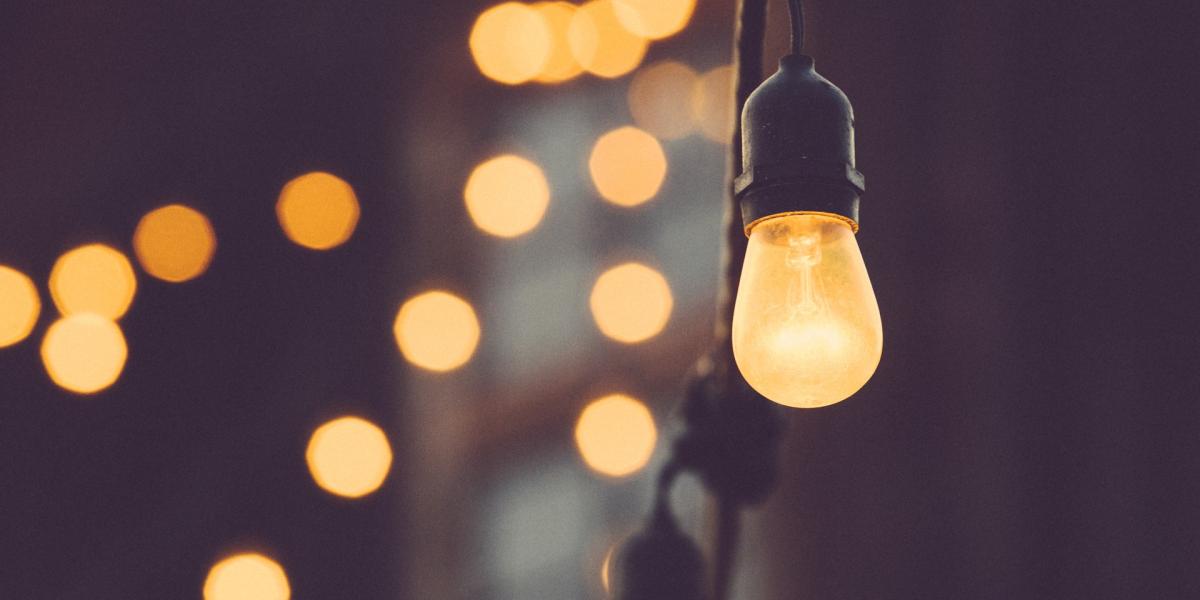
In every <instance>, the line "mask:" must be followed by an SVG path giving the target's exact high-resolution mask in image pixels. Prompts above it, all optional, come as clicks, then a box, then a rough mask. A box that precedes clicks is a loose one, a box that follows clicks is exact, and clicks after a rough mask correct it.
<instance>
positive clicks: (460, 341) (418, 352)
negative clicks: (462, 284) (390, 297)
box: [392, 290, 479, 371]
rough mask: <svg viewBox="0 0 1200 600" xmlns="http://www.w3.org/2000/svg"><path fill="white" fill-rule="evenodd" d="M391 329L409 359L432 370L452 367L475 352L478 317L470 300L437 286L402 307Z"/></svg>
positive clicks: (447, 369) (401, 350) (477, 340)
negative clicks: (438, 288)
mask: <svg viewBox="0 0 1200 600" xmlns="http://www.w3.org/2000/svg"><path fill="white" fill-rule="evenodd" d="M392 333H393V334H395V336H396V344H397V345H399V346H400V352H401V353H402V354H403V355H404V358H405V359H407V360H408V362H411V363H412V364H414V365H417V366H418V367H421V368H423V369H428V370H430V371H451V370H454V369H457V368H458V367H461V366H462V365H464V364H466V362H467V361H468V360H470V359H471V355H472V354H474V353H475V347H476V346H477V345H479V320H478V319H477V318H476V317H475V309H473V308H471V305H470V304H469V303H467V301H465V300H463V299H462V298H459V297H458V296H455V295H454V294H451V293H449V292H444V291H441V290H434V291H431V292H425V293H423V294H420V295H418V296H415V297H413V298H411V299H409V300H408V301H407V302H405V303H404V305H403V306H401V307H400V312H399V313H398V314H397V315H396V322H395V323H394V324H393V326H392Z"/></svg>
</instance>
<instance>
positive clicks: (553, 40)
mask: <svg viewBox="0 0 1200 600" xmlns="http://www.w3.org/2000/svg"><path fill="white" fill-rule="evenodd" d="M533 8H534V10H536V11H538V13H539V14H541V15H542V18H543V19H545V21H546V26H547V27H548V28H549V31H550V52H549V55H548V56H547V58H546V64H545V65H543V66H542V70H541V72H540V73H538V75H537V77H535V78H534V80H535V81H538V82H540V83H560V82H563V81H566V80H568V79H571V78H573V77H575V76H576V75H579V74H580V73H582V72H583V67H582V66H580V65H579V61H577V60H575V55H574V54H571V45H570V43H569V42H568V41H567V28H568V27H570V25H571V17H573V16H575V10H576V9H575V5H574V4H571V3H570V2H538V3H537V4H534V5H533Z"/></svg>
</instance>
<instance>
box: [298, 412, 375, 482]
mask: <svg viewBox="0 0 1200 600" xmlns="http://www.w3.org/2000/svg"><path fill="white" fill-rule="evenodd" d="M304 457H305V459H306V460H307V461H308V470H309V472H310V473H312V476H313V480H315V481H316V482H317V485H319V486H321V489H324V490H325V491H327V492H329V493H331V494H336V495H338V496H344V497H346V498H360V497H362V496H365V495H367V494H370V493H371V492H374V491H375V490H377V489H379V486H381V485H383V480H384V479H387V475H388V470H389V469H391V466H392V447H391V445H390V444H388V439H387V436H386V435H385V434H384V433H383V430H382V429H380V428H379V427H378V426H376V425H375V424H374V423H372V422H370V421H367V420H365V419H360V418H358V417H341V418H339V419H334V420H332V421H329V422H328V423H325V424H324V425H321V426H320V427H318V428H317V430H316V431H314V432H313V434H312V437H311V438H309V441H308V450H307V452H305V455H304Z"/></svg>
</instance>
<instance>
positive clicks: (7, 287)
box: [0, 265, 42, 348]
mask: <svg viewBox="0 0 1200 600" xmlns="http://www.w3.org/2000/svg"><path fill="white" fill-rule="evenodd" d="M41 312H42V301H41V300H40V299H39V298H38V292H37V288H36V287H34V285H33V281H32V280H30V279H29V277H28V276H27V275H25V274H24V273H22V272H20V271H18V270H16V269H14V268H12V267H7V266H4V265H0V348H4V347H7V346H11V345H13V344H15V343H17V342H19V341H21V340H23V339H25V338H26V337H28V336H29V332H30V331H33V326H34V324H36V323H37V318H38V315H39V314H41Z"/></svg>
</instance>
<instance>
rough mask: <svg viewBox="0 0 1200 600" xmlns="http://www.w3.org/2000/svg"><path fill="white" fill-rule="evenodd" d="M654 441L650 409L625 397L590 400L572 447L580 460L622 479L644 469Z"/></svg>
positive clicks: (580, 416)
mask: <svg viewBox="0 0 1200 600" xmlns="http://www.w3.org/2000/svg"><path fill="white" fill-rule="evenodd" d="M657 439H658V431H657V429H656V428H655V425H654V416H653V415H651V414H650V409H648V408H646V405H645V404H642V403H641V401H639V400H636V399H634V398H631V397H629V396H626V395H624V394H611V395H608V396H605V397H603V398H600V399H598V400H593V401H592V402H591V403H589V404H588V405H587V407H586V408H584V409H583V412H582V413H580V415H579V420H578V421H577V422H576V423H575V444H576V446H578V447H579V454H580V455H581V456H582V457H583V461H584V462H585V463H587V466H588V467H591V469H592V470H594V471H596V472H597V473H600V474H602V475H608V476H610V477H625V476H627V475H631V474H633V473H636V472H637V471H639V470H641V468H642V467H644V466H646V463H647V462H648V461H649V460H650V455H651V454H653V453H654V444H655V441H656V440H657Z"/></svg>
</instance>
